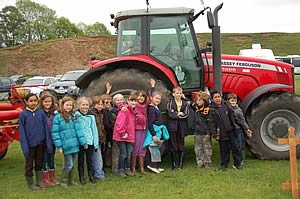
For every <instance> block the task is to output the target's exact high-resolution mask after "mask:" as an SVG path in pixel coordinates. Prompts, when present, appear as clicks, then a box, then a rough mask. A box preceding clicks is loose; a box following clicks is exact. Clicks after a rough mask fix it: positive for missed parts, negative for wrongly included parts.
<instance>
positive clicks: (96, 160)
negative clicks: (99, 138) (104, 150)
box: [92, 148, 104, 179]
mask: <svg viewBox="0 0 300 199" xmlns="http://www.w3.org/2000/svg"><path fill="white" fill-rule="evenodd" d="M92 162H93V168H94V170H95V178H98V179H99V178H104V171H103V160H102V155H101V149H100V148H99V149H98V150H97V152H95V151H94V153H93V156H92Z"/></svg>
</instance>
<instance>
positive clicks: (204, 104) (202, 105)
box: [193, 92, 216, 168]
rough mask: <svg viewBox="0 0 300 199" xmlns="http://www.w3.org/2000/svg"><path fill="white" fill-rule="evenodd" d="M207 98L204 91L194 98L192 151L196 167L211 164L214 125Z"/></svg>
mask: <svg viewBox="0 0 300 199" xmlns="http://www.w3.org/2000/svg"><path fill="white" fill-rule="evenodd" d="M208 100H209V96H208V94H207V93H205V92H200V93H199V94H197V95H196V96H195V98H194V103H195V104H194V107H193V108H195V114H194V122H193V129H194V133H195V137H194V140H195V148H194V151H195V155H196V163H197V167H198V168H202V167H210V166H211V165H212V143H211V135H212V134H214V135H215V129H216V127H215V123H214V119H213V115H212V112H211V109H210V108H209V101H208Z"/></svg>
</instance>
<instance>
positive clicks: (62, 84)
mask: <svg viewBox="0 0 300 199" xmlns="http://www.w3.org/2000/svg"><path fill="white" fill-rule="evenodd" d="M85 72H86V70H74V71H68V72H66V73H65V74H64V75H63V76H62V77H61V78H60V80H59V81H58V82H56V83H54V84H51V85H50V86H49V89H52V90H54V91H55V93H56V95H57V96H58V97H63V96H65V95H71V96H73V95H76V94H75V93H76V92H74V91H76V90H77V86H76V85H75V81H76V80H77V79H78V78H79V77H80V76H81V75H82V74H83V73H85Z"/></svg>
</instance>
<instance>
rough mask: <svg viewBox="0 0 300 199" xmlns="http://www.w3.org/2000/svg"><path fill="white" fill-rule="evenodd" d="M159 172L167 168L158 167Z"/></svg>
mask: <svg viewBox="0 0 300 199" xmlns="http://www.w3.org/2000/svg"><path fill="white" fill-rule="evenodd" d="M157 170H158V171H159V172H163V171H164V170H165V169H163V168H158V169H157Z"/></svg>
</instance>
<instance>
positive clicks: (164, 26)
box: [149, 15, 200, 88]
mask: <svg viewBox="0 0 300 199" xmlns="http://www.w3.org/2000/svg"><path fill="white" fill-rule="evenodd" d="M149 46H150V55H151V56H153V57H154V58H155V59H157V60H159V61H160V62H162V63H164V64H165V65H167V66H169V67H170V68H172V70H174V72H175V74H176V76H177V79H178V82H179V83H180V86H181V87H183V88H195V87H199V85H200V84H199V82H200V68H199V67H196V63H195V60H194V57H195V56H196V55H195V52H196V49H195V45H194V40H193V35H192V31H191V27H190V25H189V23H188V17H187V16H185V15H184V16H176V17H174V16H161V17H157V16H156V17H152V18H151V19H150V45H149Z"/></svg>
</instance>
